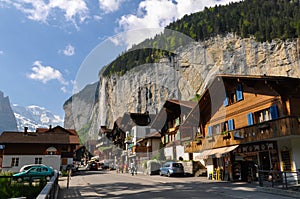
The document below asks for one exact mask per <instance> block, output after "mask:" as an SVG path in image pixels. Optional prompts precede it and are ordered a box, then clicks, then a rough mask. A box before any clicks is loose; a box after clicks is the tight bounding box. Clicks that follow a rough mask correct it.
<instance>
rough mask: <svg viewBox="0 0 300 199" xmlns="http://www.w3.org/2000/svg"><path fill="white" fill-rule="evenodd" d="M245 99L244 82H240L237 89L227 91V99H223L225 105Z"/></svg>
mask: <svg viewBox="0 0 300 199" xmlns="http://www.w3.org/2000/svg"><path fill="white" fill-rule="evenodd" d="M243 99H244V95H243V87H242V84H238V85H237V87H236V89H235V90H234V91H232V92H229V93H228V94H227V93H226V96H225V99H224V101H223V105H224V106H228V105H230V104H233V103H235V102H238V101H241V100H243Z"/></svg>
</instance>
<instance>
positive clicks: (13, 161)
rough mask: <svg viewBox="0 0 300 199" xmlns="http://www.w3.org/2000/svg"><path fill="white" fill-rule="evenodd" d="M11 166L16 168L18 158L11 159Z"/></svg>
mask: <svg viewBox="0 0 300 199" xmlns="http://www.w3.org/2000/svg"><path fill="white" fill-rule="evenodd" d="M11 166H12V167H17V166H19V158H12V159H11Z"/></svg>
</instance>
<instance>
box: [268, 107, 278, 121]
mask: <svg viewBox="0 0 300 199" xmlns="http://www.w3.org/2000/svg"><path fill="white" fill-rule="evenodd" d="M270 112H271V119H272V120H274V119H277V118H278V117H279V115H278V109H277V106H276V105H273V106H271V107H270Z"/></svg>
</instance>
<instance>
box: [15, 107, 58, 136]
mask: <svg viewBox="0 0 300 199" xmlns="http://www.w3.org/2000/svg"><path fill="white" fill-rule="evenodd" d="M12 110H13V111H14V114H15V117H16V119H17V124H18V130H19V131H23V130H24V127H25V126H26V127H28V130H29V131H35V130H36V128H39V127H48V126H49V125H52V126H57V125H60V126H63V119H62V118H60V116H58V115H54V114H52V113H51V112H50V111H49V110H47V109H45V108H43V107H39V106H35V105H31V106H26V107H23V106H20V105H17V104H13V105H12Z"/></svg>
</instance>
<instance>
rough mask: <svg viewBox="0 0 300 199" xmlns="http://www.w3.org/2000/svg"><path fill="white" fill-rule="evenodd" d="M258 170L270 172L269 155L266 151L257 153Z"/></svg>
mask: <svg viewBox="0 0 300 199" xmlns="http://www.w3.org/2000/svg"><path fill="white" fill-rule="evenodd" d="M259 169H260V170H270V169H271V164H270V154H269V152H268V151H263V152H259Z"/></svg>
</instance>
